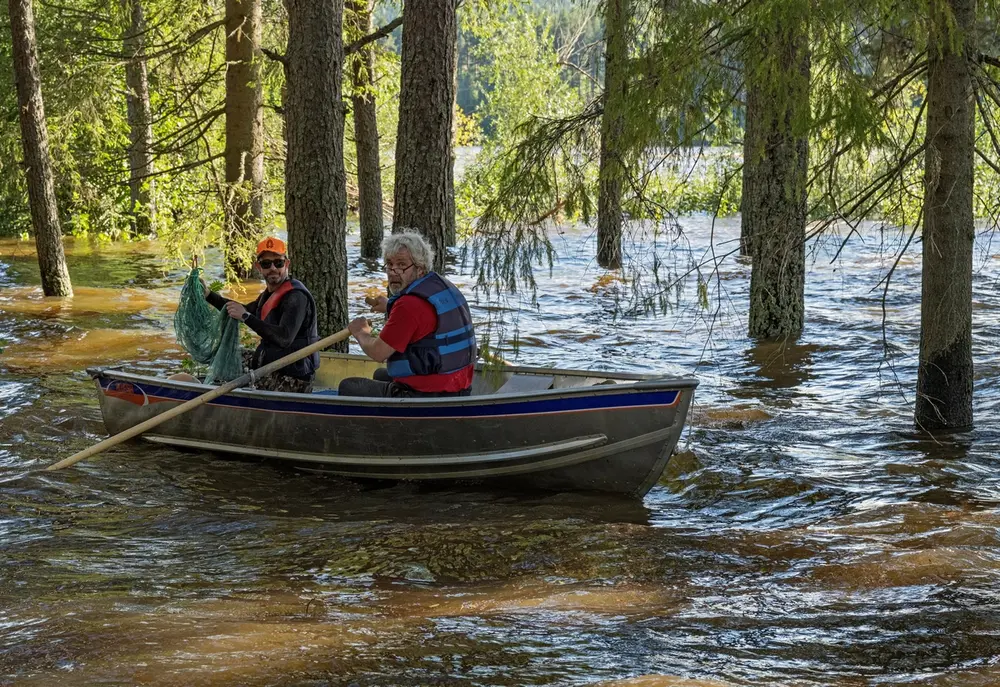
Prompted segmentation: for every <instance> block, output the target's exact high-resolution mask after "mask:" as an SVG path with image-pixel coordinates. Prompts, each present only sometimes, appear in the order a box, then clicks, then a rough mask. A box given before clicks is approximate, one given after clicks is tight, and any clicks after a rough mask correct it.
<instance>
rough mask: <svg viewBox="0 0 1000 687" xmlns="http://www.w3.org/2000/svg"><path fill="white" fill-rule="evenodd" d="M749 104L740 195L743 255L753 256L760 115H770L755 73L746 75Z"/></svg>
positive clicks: (761, 148) (761, 154)
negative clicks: (762, 99) (764, 103)
mask: <svg viewBox="0 0 1000 687" xmlns="http://www.w3.org/2000/svg"><path fill="white" fill-rule="evenodd" d="M745 83H746V88H745V93H746V105H745V107H744V110H743V112H744V122H743V193H742V194H741V196H740V255H742V256H744V257H750V256H751V255H753V250H752V243H753V229H754V225H755V224H759V223H760V220H759V219H758V218H756V217H755V216H754V203H753V200H754V199H756V198H759V197H760V196H761V193H762V190H761V189H759V188H757V181H758V180H761V181H763V179H762V178H761V177H760V176H759V174H760V172H759V170H758V169H757V167H758V166H760V165H761V163H762V160H763V157H764V145H765V141H764V137H763V136H762V132H761V123H762V122H761V117H762V116H767V112H766V110H764V109H762V106H763V103H762V102H761V98H762V97H763V96H764V93H763V89H762V88H761V87H760V86H757V85H755V84H754V79H753V78H752V74H750V73H749V70H748V74H747V79H746V81H745Z"/></svg>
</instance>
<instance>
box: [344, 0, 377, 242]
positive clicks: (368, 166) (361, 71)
mask: <svg viewBox="0 0 1000 687" xmlns="http://www.w3.org/2000/svg"><path fill="white" fill-rule="evenodd" d="M348 7H349V9H350V15H349V16H350V17H351V20H352V21H354V22H357V26H358V28H359V29H360V33H361V34H368V33H370V32H371V29H372V20H371V11H370V10H369V7H368V0H349V5H348ZM374 61H375V51H374V49H373V48H372V46H371V45H370V44H369V45H367V46H365V47H363V48H362V49H361V50H360V51H359V53H358V54H357V55H355V56H354V58H353V59H352V60H351V70H350V73H351V106H352V107H353V110H354V144H355V147H356V150H357V158H358V220H359V223H360V224H361V257H364V258H376V257H378V256H379V255H381V254H382V236H383V234H384V233H385V226H384V224H383V221H382V170H381V166H380V161H379V148H378V145H379V141H378V121H377V120H376V118H375V89H374V83H373V79H374Z"/></svg>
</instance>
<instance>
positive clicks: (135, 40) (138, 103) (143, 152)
mask: <svg viewBox="0 0 1000 687" xmlns="http://www.w3.org/2000/svg"><path fill="white" fill-rule="evenodd" d="M122 10H123V11H124V13H125V16H126V17H127V19H128V28H127V29H126V32H125V37H124V38H123V39H122V47H123V52H124V54H125V55H126V58H125V106H126V111H127V113H128V129H129V146H128V163H129V165H128V166H129V181H128V186H129V214H130V215H131V216H132V221H131V224H132V234H133V236H144V235H147V234H149V233H151V232H152V230H153V226H154V223H155V219H156V206H155V203H154V201H153V179H152V174H153V114H152V110H151V108H150V104H149V78H148V77H147V74H146V56H145V49H146V18H145V16H144V13H143V7H142V0H122Z"/></svg>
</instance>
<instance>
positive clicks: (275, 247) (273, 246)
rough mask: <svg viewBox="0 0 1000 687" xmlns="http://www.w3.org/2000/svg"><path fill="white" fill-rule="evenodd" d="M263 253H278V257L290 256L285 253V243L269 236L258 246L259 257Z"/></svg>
mask: <svg viewBox="0 0 1000 687" xmlns="http://www.w3.org/2000/svg"><path fill="white" fill-rule="evenodd" d="M261 253H277V254H278V255H288V253H287V252H286V251H285V242H284V241H282V240H281V239H277V238H274V237H273V236H268V237H267V238H266V239H264V240H263V241H261V242H260V243H258V244H257V255H260V254H261Z"/></svg>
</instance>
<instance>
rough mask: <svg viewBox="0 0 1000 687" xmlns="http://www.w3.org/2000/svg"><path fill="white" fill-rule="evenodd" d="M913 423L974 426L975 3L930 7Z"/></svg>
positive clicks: (962, 0) (952, 0)
mask: <svg viewBox="0 0 1000 687" xmlns="http://www.w3.org/2000/svg"><path fill="white" fill-rule="evenodd" d="M931 8H932V9H931V12H932V15H931V35H930V40H929V41H928V45H929V50H928V55H929V60H928V81H927V141H926V143H927V148H926V153H925V156H926V157H925V162H924V166H925V171H924V184H925V186H924V226H923V276H922V282H921V284H922V285H921V301H920V367H919V370H918V372H917V400H916V409H915V421H916V425H917V427H919V428H921V429H925V430H934V429H962V428H967V427H971V426H972V381H973V368H972V248H973V241H974V239H975V224H974V219H973V206H972V198H973V196H972V191H973V156H974V152H975V109H974V108H975V100H974V91H973V76H972V69H973V65H974V59H975V55H976V50H975V37H974V34H973V31H974V26H975V20H976V4H975V0H948V1H947V2H942V3H940V4H935V3H931Z"/></svg>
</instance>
